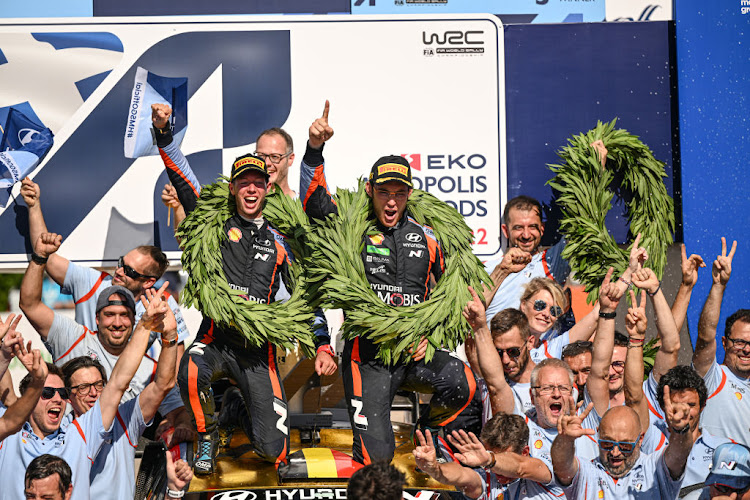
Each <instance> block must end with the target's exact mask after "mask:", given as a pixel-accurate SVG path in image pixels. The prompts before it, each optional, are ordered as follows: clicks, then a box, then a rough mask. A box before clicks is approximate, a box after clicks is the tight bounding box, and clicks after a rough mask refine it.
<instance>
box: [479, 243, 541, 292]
mask: <svg viewBox="0 0 750 500" xmlns="http://www.w3.org/2000/svg"><path fill="white" fill-rule="evenodd" d="M529 262H531V254H530V253H529V252H524V251H523V250H521V249H520V248H517V247H512V248H509V249H508V251H507V252H505V254H504V255H503V260H501V261H500V263H499V264H498V265H496V266H495V269H493V270H492V272H491V273H490V278H492V288H487V287H485V289H484V291H483V292H482V295H483V296H484V303H485V304H489V303H490V302H492V299H493V298H494V297H495V294H496V293H497V291H498V290H499V289H500V285H502V284H503V281H505V278H507V277H508V276H510V275H511V274H514V273H518V272H521V271H523V269H524V268H525V267H526V266H527V265H528V263H529Z"/></svg>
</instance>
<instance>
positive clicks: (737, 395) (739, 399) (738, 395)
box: [734, 392, 742, 401]
mask: <svg viewBox="0 0 750 500" xmlns="http://www.w3.org/2000/svg"><path fill="white" fill-rule="evenodd" d="M734 397H736V398H737V401H742V394H740V393H739V392H735V393H734Z"/></svg>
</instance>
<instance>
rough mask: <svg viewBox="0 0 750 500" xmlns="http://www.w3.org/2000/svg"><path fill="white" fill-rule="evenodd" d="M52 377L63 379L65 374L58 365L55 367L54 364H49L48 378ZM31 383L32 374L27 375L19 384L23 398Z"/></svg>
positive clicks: (19, 390)
mask: <svg viewBox="0 0 750 500" xmlns="http://www.w3.org/2000/svg"><path fill="white" fill-rule="evenodd" d="M50 375H57V376H58V377H60V378H61V379H62V378H63V372H62V370H61V369H60V367H58V366H57V365H54V364H52V363H47V376H48V377H49V376H50ZM30 383H31V373H27V374H26V376H25V377H23V378H22V379H21V381H20V382H19V383H18V392H20V393H21V396H23V393H24V392H26V389H28V388H29V384H30Z"/></svg>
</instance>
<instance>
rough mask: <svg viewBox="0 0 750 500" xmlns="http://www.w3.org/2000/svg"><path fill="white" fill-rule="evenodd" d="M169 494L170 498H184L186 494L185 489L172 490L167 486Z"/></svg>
mask: <svg viewBox="0 0 750 500" xmlns="http://www.w3.org/2000/svg"><path fill="white" fill-rule="evenodd" d="M167 496H168V497H169V498H182V497H184V496H185V490H176V491H175V490H172V489H169V486H167Z"/></svg>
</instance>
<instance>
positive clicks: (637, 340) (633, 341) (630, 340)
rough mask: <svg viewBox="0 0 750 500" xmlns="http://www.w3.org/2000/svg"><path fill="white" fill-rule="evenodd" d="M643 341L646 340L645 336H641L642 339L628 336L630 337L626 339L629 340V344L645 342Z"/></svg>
mask: <svg viewBox="0 0 750 500" xmlns="http://www.w3.org/2000/svg"><path fill="white" fill-rule="evenodd" d="M645 341H646V339H645V338H642V339H634V338H632V337H630V338H629V339H628V342H629V343H630V344H643V342H645Z"/></svg>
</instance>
